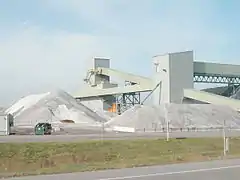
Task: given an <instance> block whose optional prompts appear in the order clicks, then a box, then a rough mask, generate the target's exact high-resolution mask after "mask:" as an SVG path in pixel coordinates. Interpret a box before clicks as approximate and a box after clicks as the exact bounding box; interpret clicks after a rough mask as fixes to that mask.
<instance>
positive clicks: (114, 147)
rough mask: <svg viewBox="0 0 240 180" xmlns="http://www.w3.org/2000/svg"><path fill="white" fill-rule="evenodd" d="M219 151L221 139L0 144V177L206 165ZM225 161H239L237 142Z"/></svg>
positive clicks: (239, 153) (218, 156)
mask: <svg viewBox="0 0 240 180" xmlns="http://www.w3.org/2000/svg"><path fill="white" fill-rule="evenodd" d="M222 151H223V140H222V139H221V138H198V139H197V138H194V139H182V140H177V139H172V140H171V141H169V142H166V141H165V140H150V139H145V140H115V141H113V140H112V141H88V142H79V143H25V144H20V143H15V144H13V143H6V144H4V143H1V144H0V177H4V176H21V175H33V174H51V173H65V172H80V171H91V170H102V169H112V168H126V167H136V166H144V165H157V164H169V163H179V162H192V161H205V160H212V159H220V158H222ZM228 157H231V158H232V157H240V139H238V138H232V139H231V140H230V152H229V155H228Z"/></svg>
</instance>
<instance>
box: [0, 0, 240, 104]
mask: <svg viewBox="0 0 240 180" xmlns="http://www.w3.org/2000/svg"><path fill="white" fill-rule="evenodd" d="M239 7H240V2H239V1H237V0H236V1H234V0H232V1H223V0H222V1H221V0H182V1H180V0H130V1H129V0H35V1H33V0H21V1H18V0H0V12H1V15H0V59H1V67H0V80H1V82H2V85H3V86H2V87H1V89H0V91H1V93H0V94H2V95H1V96H0V100H1V103H0V104H8V103H11V102H12V101H14V100H17V99H18V98H19V97H21V96H24V95H27V94H29V93H39V92H44V91H48V90H49V89H51V88H55V87H60V88H62V89H65V90H66V91H69V92H74V91H76V90H77V89H78V88H80V87H81V84H82V79H83V77H84V75H85V69H86V67H87V66H89V65H90V62H91V61H90V59H91V58H92V57H94V56H103V57H109V58H111V59H112V67H113V68H117V69H120V70H125V71H129V72H133V73H137V74H141V75H146V76H150V75H151V62H152V59H151V58H152V56H154V55H156V54H162V53H166V52H174V51H184V50H194V52H195V58H196V59H197V60H203V61H211V62H221V63H234V64H240V59H239V57H240V53H239V40H240V35H239V32H240V20H239V18H240V11H239Z"/></svg>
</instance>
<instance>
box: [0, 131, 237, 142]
mask: <svg viewBox="0 0 240 180" xmlns="http://www.w3.org/2000/svg"><path fill="white" fill-rule="evenodd" d="M226 135H227V136H229V137H240V131H231V132H227V133H226ZM165 137H166V133H158V132H152V133H149V132H141V133H140V132H139V133H95V134H69V135H68V134H63V135H46V136H35V135H11V136H0V143H24V142H77V141H83V140H101V139H106V140H120V139H139V138H144V139H145V138H165ZM182 137H186V138H190V137H222V132H221V131H215V132H210V131H207V132H174V133H170V138H182Z"/></svg>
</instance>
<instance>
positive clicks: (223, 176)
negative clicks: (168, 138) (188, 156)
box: [11, 159, 240, 180]
mask: <svg viewBox="0 0 240 180" xmlns="http://www.w3.org/2000/svg"><path fill="white" fill-rule="evenodd" d="M239 177H240V159H236V160H225V161H212V162H202V163H190V164H175V165H167V166H153V167H141V168H132V169H122V170H108V171H101V172H86V173H72V174H62V175H48V176H35V177H24V178H11V179H13V180H14V179H15V180H59V179H67V180H79V179H83V180H85V179H86V180H127V179H131V180H160V179H164V180H193V179H195V180H203V179H204V180H227V179H231V180H239Z"/></svg>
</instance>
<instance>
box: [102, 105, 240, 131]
mask: <svg viewBox="0 0 240 180" xmlns="http://www.w3.org/2000/svg"><path fill="white" fill-rule="evenodd" d="M166 112H167V113H166ZM165 114H167V118H168V121H169V122H170V125H169V127H171V128H177V129H180V128H192V127H196V128H210V127H212V128H218V127H222V125H223V122H224V120H226V125H227V126H228V127H232V128H240V114H239V113H238V112H236V111H234V110H232V109H231V108H229V107H226V106H218V105H212V104H168V105H166V111H165V108H164V106H163V105H161V106H135V107H133V108H131V109H129V110H127V111H126V112H125V113H123V114H122V115H120V116H117V117H115V118H113V119H112V120H110V121H108V122H106V123H105V126H106V127H109V128H113V127H119V128H120V127H127V128H133V129H134V131H137V130H140V131H142V130H144V129H145V130H147V131H153V130H155V129H158V130H160V129H162V128H166V121H165Z"/></svg>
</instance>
